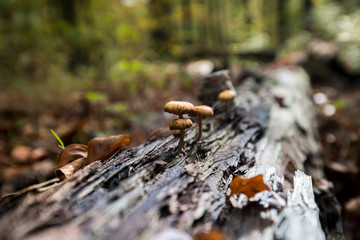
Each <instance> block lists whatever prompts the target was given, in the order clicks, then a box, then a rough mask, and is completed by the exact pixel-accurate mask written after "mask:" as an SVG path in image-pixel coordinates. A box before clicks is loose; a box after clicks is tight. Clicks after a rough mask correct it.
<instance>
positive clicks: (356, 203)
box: [345, 196, 360, 219]
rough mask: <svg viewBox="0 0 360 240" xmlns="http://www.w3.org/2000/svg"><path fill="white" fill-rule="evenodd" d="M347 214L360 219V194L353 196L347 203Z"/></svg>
mask: <svg viewBox="0 0 360 240" xmlns="http://www.w3.org/2000/svg"><path fill="white" fill-rule="evenodd" d="M345 214H346V216H347V217H350V218H355V219H360V196H357V197H354V198H351V199H350V200H349V201H347V202H346V203H345Z"/></svg>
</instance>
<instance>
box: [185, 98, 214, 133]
mask: <svg viewBox="0 0 360 240" xmlns="http://www.w3.org/2000/svg"><path fill="white" fill-rule="evenodd" d="M189 115H190V116H192V117H198V125H199V136H198V140H200V139H201V136H202V118H203V117H205V116H212V115H214V111H213V110H212V108H211V107H209V106H206V105H200V106H195V107H194V108H193V110H192V111H191V113H189Z"/></svg>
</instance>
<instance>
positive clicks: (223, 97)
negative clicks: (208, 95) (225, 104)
mask: <svg viewBox="0 0 360 240" xmlns="http://www.w3.org/2000/svg"><path fill="white" fill-rule="evenodd" d="M235 96H236V92H234V91H232V90H224V91H222V92H220V93H219V95H218V98H217V99H218V100H219V101H230V100H232V99H233V98H234V97H235Z"/></svg>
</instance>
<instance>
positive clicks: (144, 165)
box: [0, 68, 342, 240]
mask: <svg viewBox="0 0 360 240" xmlns="http://www.w3.org/2000/svg"><path fill="white" fill-rule="evenodd" d="M264 76H266V77H265V78H264V79H263V80H262V82H260V83H259V81H255V80H254V79H252V78H251V77H249V78H248V79H246V80H244V82H243V84H242V85H240V86H236V91H237V97H236V98H235V100H234V102H233V104H232V107H231V111H230V116H229V119H225V117H224V115H225V113H224V109H222V112H221V111H217V114H216V115H215V116H214V117H211V118H205V119H203V125H204V128H203V136H202V140H201V141H196V136H197V134H198V133H197V131H198V130H197V129H198V127H197V126H196V125H195V126H193V127H192V128H190V129H189V130H188V131H187V132H186V137H185V143H184V148H183V149H184V151H183V152H180V153H179V154H176V153H175V151H176V147H177V144H178V140H179V139H178V137H174V136H169V137H164V138H158V139H153V140H152V141H149V142H146V143H144V144H142V145H140V146H138V147H135V148H131V149H122V150H121V151H119V152H118V153H116V154H115V155H114V156H112V157H111V158H109V159H108V160H107V161H106V162H105V163H102V164H101V163H99V162H95V163H93V164H90V165H89V166H87V167H85V168H84V169H82V170H80V171H79V172H77V173H76V174H75V175H73V177H71V178H70V179H67V180H65V181H63V182H62V183H60V184H58V185H57V186H56V187H54V188H52V189H49V190H47V191H45V192H42V193H35V192H32V193H28V194H27V195H25V196H21V197H19V198H17V199H12V201H8V200H7V201H3V202H2V203H1V211H0V235H1V236H2V238H3V239H24V238H29V239H30V238H34V239H35V238H36V239H38V238H40V237H42V236H46V237H47V238H55V239H56V238H62V237H64V236H65V235H66V234H67V233H69V239H71V238H74V239H124V240H126V239H169V238H170V237H178V238H179V239H191V238H192V237H191V236H193V235H195V234H196V233H198V232H203V231H207V230H210V229H212V228H213V227H217V228H218V229H221V230H222V231H223V233H224V234H225V235H226V236H227V237H228V238H229V239H325V238H326V237H327V238H330V239H331V238H335V236H338V235H339V234H341V231H342V230H341V225H339V224H338V222H339V220H340V219H339V218H337V217H334V219H333V220H332V221H331V224H333V225H331V224H329V223H328V222H327V221H324V219H323V218H320V217H319V206H318V204H317V203H316V202H315V199H316V198H315V196H320V195H321V194H325V193H326V194H327V196H328V197H329V198H330V199H332V200H333V202H332V203H331V204H329V205H328V206H325V207H324V206H321V207H320V208H321V209H322V212H321V214H320V215H322V216H326V211H328V212H330V211H334V212H335V213H339V212H338V211H339V209H338V208H337V207H338V205H337V202H336V199H335V198H333V197H332V195H331V194H330V193H329V192H328V190H320V189H319V188H318V187H317V186H316V185H314V186H313V182H315V181H314V180H323V179H324V178H325V177H324V174H323V170H322V161H321V158H320V156H321V148H320V146H319V142H318V137H317V133H316V129H317V126H316V118H315V111H314V108H313V105H312V103H311V101H310V99H309V97H308V94H309V90H310V85H309V80H308V78H307V75H306V74H305V73H304V72H303V71H302V70H301V69H298V68H291V69H290V68H280V69H272V70H265V74H264ZM223 82H227V81H223ZM259 84H260V85H259ZM223 88H224V89H225V88H228V87H226V86H223ZM255 89H256V90H255ZM205 101H206V100H205ZM215 104H216V103H215ZM221 107H223V108H224V107H225V106H222V105H218V106H217V108H219V109H220V110H221ZM304 172H305V173H304ZM258 174H263V175H264V181H265V183H266V184H267V185H268V186H269V187H270V189H271V191H263V192H259V193H257V194H256V195H255V196H254V197H252V198H250V199H247V197H246V196H245V195H243V194H234V195H232V196H231V197H230V192H229V184H230V182H231V180H232V179H233V177H234V176H236V175H240V176H242V177H253V176H256V175H258ZM310 174H311V175H312V176H310ZM324 213H325V215H324ZM334 216H336V214H335V215H334ZM337 216H340V215H337ZM321 224H322V225H321Z"/></svg>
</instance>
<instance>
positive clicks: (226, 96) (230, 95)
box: [217, 90, 236, 119]
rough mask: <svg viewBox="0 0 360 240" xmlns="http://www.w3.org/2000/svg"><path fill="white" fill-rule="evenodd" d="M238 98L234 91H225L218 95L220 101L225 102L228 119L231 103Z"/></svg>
mask: <svg viewBox="0 0 360 240" xmlns="http://www.w3.org/2000/svg"><path fill="white" fill-rule="evenodd" d="M235 96H236V92H234V91H232V90H224V91H222V92H220V93H219V95H218V98H217V99H218V101H222V102H225V104H226V119H228V118H229V102H230V101H231V100H233V99H234V98H235Z"/></svg>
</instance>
